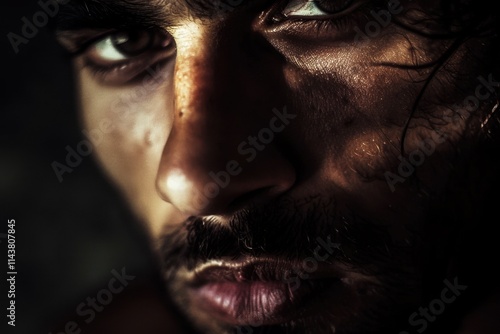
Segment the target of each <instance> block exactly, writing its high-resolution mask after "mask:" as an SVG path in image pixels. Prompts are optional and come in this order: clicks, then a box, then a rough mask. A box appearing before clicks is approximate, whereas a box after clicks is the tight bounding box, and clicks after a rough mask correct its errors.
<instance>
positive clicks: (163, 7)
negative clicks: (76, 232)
mask: <svg viewBox="0 0 500 334" xmlns="http://www.w3.org/2000/svg"><path fill="white" fill-rule="evenodd" d="M433 5H436V8H434V7H433ZM68 6H70V5H68ZM71 6H72V7H74V8H72V9H71V10H75V12H77V13H80V14H77V15H74V16H73V17H72V20H67V21H64V20H65V19H64V17H63V19H62V20H63V23H64V24H63V25H62V26H63V27H64V28H63V29H62V30H65V31H64V32H62V33H61V40H62V41H63V44H65V45H66V46H67V47H68V48H69V49H70V50H72V51H76V50H78V49H81V50H80V51H81V52H80V53H79V55H78V57H76V58H75V68H76V71H77V74H78V81H79V87H80V99H81V105H82V119H83V124H84V127H85V129H86V131H87V132H86V133H87V134H88V135H89V137H90V138H92V140H93V142H94V145H95V152H96V154H97V157H98V159H99V161H100V163H101V164H102V166H103V167H104V169H105V170H106V172H107V173H108V174H109V176H110V178H111V179H112V180H113V181H114V183H116V185H117V186H118V187H119V188H120V189H121V190H122V191H123V193H124V194H125V197H126V199H127V200H128V202H129V203H130V205H131V206H132V208H133V209H134V211H135V212H136V213H137V215H138V216H139V217H140V218H141V219H142V220H143V221H144V222H145V226H146V227H147V229H148V231H149V233H150V235H151V240H152V243H153V244H154V247H155V249H157V250H158V254H159V257H160V259H161V261H162V264H163V268H164V276H165V279H166V282H167V287H168V289H169V291H170V292H171V294H172V296H173V298H174V300H175V301H176V302H177V304H178V305H179V307H180V308H181V309H182V310H183V311H184V312H185V313H186V315H187V316H188V317H189V318H191V319H192V320H193V323H195V325H196V326H197V327H198V328H200V329H201V330H202V331H204V332H208V333H226V332H228V333H229V332H233V331H234V328H235V327H236V328H238V329H237V330H238V331H240V332H242V333H250V331H254V332H255V331H258V330H264V329H266V330H267V329H269V330H274V331H273V333H275V332H278V329H282V330H283V331H286V330H288V331H290V332H294V331H296V332H298V333H305V332H308V331H310V332H311V333H333V332H334V330H335V329H336V330H337V332H338V333H351V332H353V333H358V332H362V333H366V332H369V331H371V330H373V331H376V330H381V329H386V328H390V326H388V324H391V325H393V326H395V327H396V328H395V329H396V330H398V329H401V330H404V329H405V328H404V327H403V328H401V327H397V326H399V325H400V324H399V322H398V321H397V320H396V319H398V317H399V316H403V317H405V318H404V320H406V319H407V316H408V315H409V314H411V312H413V311H414V310H415V307H416V305H419V303H420V302H421V300H422V298H424V293H425V292H424V291H423V287H422V279H423V277H424V276H425V275H426V268H427V267H426V265H427V263H428V260H429V258H430V257H429V249H433V252H438V251H437V250H436V249H437V248H439V247H440V246H439V245H440V244H439V243H436V244H433V241H434V240H437V239H439V238H441V237H443V236H447V235H448V234H447V233H448V229H447V228H439V226H440V220H439V219H440V218H439V217H441V218H442V217H443V216H444V217H446V212H447V211H446V208H445V207H441V205H442V203H443V198H447V199H448V200H449V199H450V197H449V196H448V195H449V194H448V190H449V185H450V184H453V182H454V181H453V180H454V178H453V175H451V173H450V166H452V165H453V164H454V163H455V160H454V159H455V156H456V155H455V153H456V148H457V147H458V146H459V143H460V141H461V139H462V138H463V136H464V131H465V129H467V128H468V127H467V124H466V123H467V122H466V121H467V120H469V119H471V118H472V117H471V116H470V110H469V109H470V108H469V109H466V108H465V107H461V108H462V109H457V108H456V106H457V105H459V106H463V101H464V99H465V98H466V97H467V96H469V95H470V94H471V92H472V94H474V88H475V87H476V86H477V84H478V83H479V82H477V80H476V77H477V76H478V73H480V72H478V71H480V70H479V69H478V67H477V66H476V65H475V64H474V63H471V61H470V59H471V58H470V51H467V50H469V49H470V48H467V47H465V46H466V45H467V43H462V44H459V43H456V38H454V37H453V35H449V38H434V37H433V36H434V35H436V36H437V35H440V34H441V35H443V34H444V33H449V31H447V30H446V28H445V27H444V26H443V25H442V24H440V21H439V19H440V17H439V11H437V8H438V6H437V4H436V3H435V2H434V3H433V2H428V3H427V1H397V0H393V1H366V0H365V1H363V0H360V1H357V0H352V1H349V0H348V1H344V0H342V1H340V0H339V1H336V0H331V1H330V0H322V1H305V0H283V1H269V0H255V1H243V0H241V1H240V0H228V1H226V2H225V3H224V2H222V3H221V2H219V1H195V0H191V1H188V0H176V1H168V0H166V1H140V0H137V1H128V2H127V4H126V3H125V1H87V3H86V4H81V6H78V5H71ZM115 7H116V8H117V9H115V10H108V9H109V8H115ZM87 10H88V11H89V12H88V13H87V12H86V11H87ZM82 13H83V14H82ZM84 14H88V15H84ZM433 15H436V16H433ZM75 17H76V19H75ZM130 22H133V23H134V22H135V24H134V25H131V23H130ZM422 22H426V23H425V24H424V23H422ZM72 25H75V26H72ZM152 26H155V28H151V27H152ZM68 30H70V31H68ZM468 43H469V46H470V44H472V43H477V45H478V48H481V47H482V48H484V49H485V48H486V46H484V44H481V43H479V42H468ZM450 50H452V51H453V52H450ZM476 50H477V48H476ZM481 73H482V72H481ZM487 74H488V73H487V72H486V73H484V76H485V78H486V77H487ZM475 80H476V81H475ZM488 92H489V90H488V87H483V89H482V90H481V94H482V95H486V94H487V93H488ZM487 108H490V109H491V104H490V102H489V100H488V99H486V98H485V100H484V101H482V102H481V105H480V106H478V108H477V109H478V110H483V109H487ZM457 113H458V114H459V115H460V117H455V116H456V115H457ZM478 122H479V121H478ZM457 197H458V196H457ZM443 212H444V213H443ZM443 225H445V226H446V224H443ZM423 241H425V243H424V242H423ZM430 244H431V245H433V247H427V246H428V245H430ZM433 260H435V261H436V262H439V261H441V260H442V261H443V263H442V267H441V268H443V272H444V270H445V268H446V261H447V260H448V259H447V258H444V259H435V258H433ZM440 263H441V262H440ZM439 275H440V273H436V276H438V277H439ZM403 326H404V322H403Z"/></svg>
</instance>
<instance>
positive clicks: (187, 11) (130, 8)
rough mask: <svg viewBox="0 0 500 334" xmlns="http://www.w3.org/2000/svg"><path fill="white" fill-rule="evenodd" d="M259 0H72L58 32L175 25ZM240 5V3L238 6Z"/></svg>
mask: <svg viewBox="0 0 500 334" xmlns="http://www.w3.org/2000/svg"><path fill="white" fill-rule="evenodd" d="M254 2H257V1H255V0H239V1H236V2H235V0H71V1H69V2H68V3H67V4H65V5H61V10H60V12H59V14H58V15H57V17H56V20H55V24H54V28H55V30H57V31H71V30H80V29H106V28H121V27H123V28H125V27H128V28H130V27H143V28H161V27H166V26H175V25H177V24H179V22H180V20H181V19H184V18H186V17H188V16H190V17H191V18H192V17H198V18H209V17H213V16H214V15H217V14H218V13H221V12H224V11H228V10H229V11H230V10H232V9H236V7H244V6H245V5H248V4H250V3H254ZM235 4H236V5H235Z"/></svg>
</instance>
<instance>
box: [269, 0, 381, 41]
mask: <svg viewBox="0 0 500 334" xmlns="http://www.w3.org/2000/svg"><path fill="white" fill-rule="evenodd" d="M386 7H387V1H386V0H284V1H281V2H279V3H278V4H277V5H276V6H274V8H272V9H271V10H270V11H269V12H268V14H267V15H266V20H264V21H263V22H264V24H266V27H265V31H266V32H267V33H268V34H271V35H276V34H279V35H280V36H281V37H280V38H282V37H285V36H290V37H294V38H296V37H297V38H300V39H301V40H307V39H312V38H315V39H318V38H323V39H324V40H325V41H326V40H330V41H333V40H335V41H339V42H341V41H348V40H349V39H350V38H351V37H352V36H351V35H353V33H355V27H357V26H363V25H364V24H366V23H367V21H369V20H370V12H371V11H374V10H383V9H384V8H386Z"/></svg>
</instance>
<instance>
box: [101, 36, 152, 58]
mask: <svg viewBox="0 0 500 334" xmlns="http://www.w3.org/2000/svg"><path fill="white" fill-rule="evenodd" d="M154 38H155V36H154V34H153V32H152V31H149V30H142V31H128V32H119V33H115V34H113V35H111V36H110V40H111V43H112V44H113V46H114V47H115V49H116V51H118V52H119V53H121V54H123V55H124V56H128V57H135V56H138V55H140V54H142V53H144V52H146V51H147V50H148V49H149V48H150V47H151V46H152V45H153V42H154Z"/></svg>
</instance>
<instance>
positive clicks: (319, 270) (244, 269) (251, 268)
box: [188, 258, 341, 286]
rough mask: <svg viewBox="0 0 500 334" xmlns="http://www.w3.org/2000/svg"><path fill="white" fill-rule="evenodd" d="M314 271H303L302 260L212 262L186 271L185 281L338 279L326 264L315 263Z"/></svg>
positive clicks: (264, 259) (334, 269)
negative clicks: (297, 276) (187, 272)
mask: <svg viewBox="0 0 500 334" xmlns="http://www.w3.org/2000/svg"><path fill="white" fill-rule="evenodd" d="M316 264H317V267H316V268H315V270H305V268H304V262H303V261H301V260H284V259H276V258H246V259H242V260H238V261H234V260H233V261H224V260H212V261H208V262H206V263H203V264H201V265H199V266H198V267H196V268H195V269H194V270H192V271H191V272H189V274H188V275H189V277H188V282H190V284H191V285H192V286H200V285H203V284H205V283H208V282H217V281H229V282H251V281H261V282H279V281H284V280H286V279H287V278H288V277H290V275H299V276H300V277H301V278H304V279H320V278H326V277H329V278H334V277H338V278H340V277H341V272H340V270H339V268H337V267H336V266H334V265H332V264H327V263H326V262H317V263H316Z"/></svg>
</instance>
